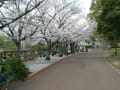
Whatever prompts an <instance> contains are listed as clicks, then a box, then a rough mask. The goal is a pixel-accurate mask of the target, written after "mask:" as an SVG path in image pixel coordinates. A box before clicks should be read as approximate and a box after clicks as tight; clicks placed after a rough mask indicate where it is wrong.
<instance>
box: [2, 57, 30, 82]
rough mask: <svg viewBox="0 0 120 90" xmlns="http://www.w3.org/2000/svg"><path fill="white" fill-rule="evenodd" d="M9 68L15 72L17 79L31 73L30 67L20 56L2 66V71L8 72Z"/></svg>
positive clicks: (22, 78)
mask: <svg viewBox="0 0 120 90" xmlns="http://www.w3.org/2000/svg"><path fill="white" fill-rule="evenodd" d="M7 70H12V71H13V72H14V73H15V76H16V77H15V80H24V79H25V78H26V77H27V76H28V74H29V69H28V68H26V66H25V65H24V64H23V62H22V60H21V59H19V58H13V59H11V60H9V61H7V63H6V64H5V65H3V66H2V68H1V71H2V72H6V71H7Z"/></svg>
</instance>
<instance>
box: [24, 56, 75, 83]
mask: <svg viewBox="0 0 120 90" xmlns="http://www.w3.org/2000/svg"><path fill="white" fill-rule="evenodd" d="M72 55H74V54H71V55H68V56H66V57H63V58H61V59H59V60H58V61H55V62H53V63H51V64H49V65H47V66H45V67H43V68H40V69H38V70H36V71H35V72H32V73H31V74H30V75H29V76H28V77H27V78H26V79H25V81H26V80H29V79H30V78H32V77H34V76H35V75H37V74H39V73H41V72H44V71H45V70H47V69H49V68H50V67H52V66H54V65H56V64H58V63H60V62H62V61H63V59H65V58H67V57H70V56H72Z"/></svg>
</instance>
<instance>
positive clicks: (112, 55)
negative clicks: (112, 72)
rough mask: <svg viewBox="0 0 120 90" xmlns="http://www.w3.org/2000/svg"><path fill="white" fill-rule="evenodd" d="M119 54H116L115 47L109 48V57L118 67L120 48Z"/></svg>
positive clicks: (119, 64) (119, 49) (119, 67)
mask: <svg viewBox="0 0 120 90" xmlns="http://www.w3.org/2000/svg"><path fill="white" fill-rule="evenodd" d="M117 53H118V54H117V55H115V52H114V49H113V48H112V49H109V50H107V57H108V58H109V61H110V63H111V64H112V65H113V66H115V67H116V68H118V69H120V48H117Z"/></svg>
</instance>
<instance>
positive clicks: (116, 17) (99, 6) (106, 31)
mask: <svg viewBox="0 0 120 90" xmlns="http://www.w3.org/2000/svg"><path fill="white" fill-rule="evenodd" d="M90 17H91V19H94V20H95V21H96V22H97V25H98V26H97V32H98V33H99V34H102V35H103V36H104V37H105V39H106V40H107V41H108V42H113V43H115V44H114V45H115V46H114V47H116V45H117V43H119V41H120V29H119V24H120V0H93V3H92V6H91V13H90ZM112 45H113V44H112Z"/></svg>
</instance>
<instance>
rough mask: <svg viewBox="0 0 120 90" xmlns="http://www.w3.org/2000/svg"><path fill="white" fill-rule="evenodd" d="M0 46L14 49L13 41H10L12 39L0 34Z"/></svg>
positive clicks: (5, 48)
mask: <svg viewBox="0 0 120 90" xmlns="http://www.w3.org/2000/svg"><path fill="white" fill-rule="evenodd" d="M0 47H2V48H3V49H4V50H15V49H16V46H15V44H14V42H12V40H11V39H10V38H9V37H7V36H5V35H0Z"/></svg>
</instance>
